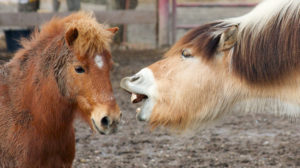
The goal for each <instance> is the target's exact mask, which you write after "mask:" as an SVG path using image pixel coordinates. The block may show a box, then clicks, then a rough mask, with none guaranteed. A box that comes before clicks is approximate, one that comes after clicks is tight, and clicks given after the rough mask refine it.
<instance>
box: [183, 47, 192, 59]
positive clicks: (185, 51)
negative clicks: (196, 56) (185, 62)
mask: <svg viewBox="0 0 300 168" xmlns="http://www.w3.org/2000/svg"><path fill="white" fill-rule="evenodd" d="M181 56H182V57H183V58H190V57H193V56H192V52H191V50H189V49H183V50H182V53H181Z"/></svg>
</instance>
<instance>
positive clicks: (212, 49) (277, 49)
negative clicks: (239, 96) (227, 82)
mask: <svg viewBox="0 0 300 168" xmlns="http://www.w3.org/2000/svg"><path fill="white" fill-rule="evenodd" d="M299 16H300V1H299V0H265V1H264V2H262V3H261V4H260V5H258V6H257V7H256V8H255V9H254V10H252V11H251V12H250V13H248V14H246V15H244V16H242V17H238V18H231V19H227V20H222V21H217V22H214V23H210V24H207V25H203V26H200V27H198V28H196V29H194V30H191V31H190V32H189V33H187V34H186V35H185V36H184V37H183V38H182V39H181V40H180V41H179V42H178V43H177V44H176V45H174V47H173V49H171V50H170V53H174V52H178V50H179V49H180V50H181V49H182V48H183V47H191V48H192V49H193V51H194V52H195V53H194V54H195V55H201V57H202V58H204V60H211V59H213V58H214V56H215V54H216V52H217V49H218V43H219V40H220V36H221V34H222V32H223V31H224V30H225V29H226V28H228V27H230V26H232V25H238V36H237V43H236V45H235V46H234V48H233V52H231V53H232V55H230V56H231V59H232V60H231V66H232V70H233V72H235V73H236V74H237V75H238V76H240V77H241V78H242V79H245V80H246V81H248V82H250V83H256V84H259V83H274V82H280V79H281V78H283V77H285V76H287V75H288V74H289V73H290V72H291V71H292V70H294V69H296V68H297V67H298V66H299V64H300V45H299V44H300V28H299V25H300V18H299ZM167 55H171V54H167Z"/></svg>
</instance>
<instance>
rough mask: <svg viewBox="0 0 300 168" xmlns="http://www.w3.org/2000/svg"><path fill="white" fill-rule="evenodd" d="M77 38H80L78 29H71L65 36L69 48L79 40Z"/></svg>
mask: <svg viewBox="0 0 300 168" xmlns="http://www.w3.org/2000/svg"><path fill="white" fill-rule="evenodd" d="M77 37H78V30H77V29H76V28H70V29H69V30H68V31H67V33H66V35H65V39H66V42H67V44H68V45H69V46H72V45H73V43H74V41H75V40H76V39H77Z"/></svg>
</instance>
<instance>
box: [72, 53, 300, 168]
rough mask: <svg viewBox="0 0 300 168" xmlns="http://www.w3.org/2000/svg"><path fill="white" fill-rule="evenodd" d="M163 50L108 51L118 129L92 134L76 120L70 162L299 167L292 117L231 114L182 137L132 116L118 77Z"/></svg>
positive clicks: (298, 137) (80, 165)
mask: <svg viewBox="0 0 300 168" xmlns="http://www.w3.org/2000/svg"><path fill="white" fill-rule="evenodd" d="M162 54H163V51H157V50H148V51H114V52H113V57H114V60H115V61H116V62H117V63H118V64H119V66H118V67H116V68H115V69H114V70H113V72H112V84H113V87H114V91H115V95H116V97H117V99H118V103H119V105H120V107H121V109H122V111H123V118H122V122H121V124H120V127H119V131H118V133H117V134H114V135H108V136H107V135H106V136H104V135H98V134H95V135H93V134H92V133H91V131H90V129H89V128H88V126H87V125H86V124H84V123H82V122H80V121H77V122H76V123H75V127H76V142H77V144H76V149H77V152H76V159H75V161H74V167H77V168H89V167H90V168H94V167H95V168H96V167H107V168H114V167H120V168H127V167H128V168H133V167H141V168H142V167H153V168H158V167H162V168H166V167H172V168H174V167H188V168H189V167H300V122H297V121H291V120H289V119H286V118H282V117H278V116H274V115H271V114H263V115H262V114H253V115H250V114H248V115H241V114H236V115H233V116H230V117H227V118H225V119H224V120H223V121H221V122H220V123H218V124H217V125H215V126H212V127H211V128H208V129H204V130H202V131H199V132H197V133H194V134H190V135H184V136H183V135H174V134H171V133H169V132H168V131H166V130H162V129H160V130H156V131H154V132H151V131H150V130H149V127H147V125H146V124H145V123H141V122H138V121H136V119H135V108H136V107H135V105H132V104H130V103H129V99H130V96H129V95H128V94H127V93H125V92H124V91H123V90H121V89H120V88H119V81H120V79H121V78H122V77H124V76H127V75H130V74H133V73H135V72H137V71H138V70H139V69H140V68H142V67H144V66H147V65H149V64H151V63H152V62H154V61H156V60H158V59H159V58H160V57H161V56H162ZM241 113H242V112H241Z"/></svg>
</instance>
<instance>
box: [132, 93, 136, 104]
mask: <svg viewBox="0 0 300 168" xmlns="http://www.w3.org/2000/svg"><path fill="white" fill-rule="evenodd" d="M136 98H137V95H136V94H135V93H132V94H131V103H133V101H134V100H135V99H136Z"/></svg>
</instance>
